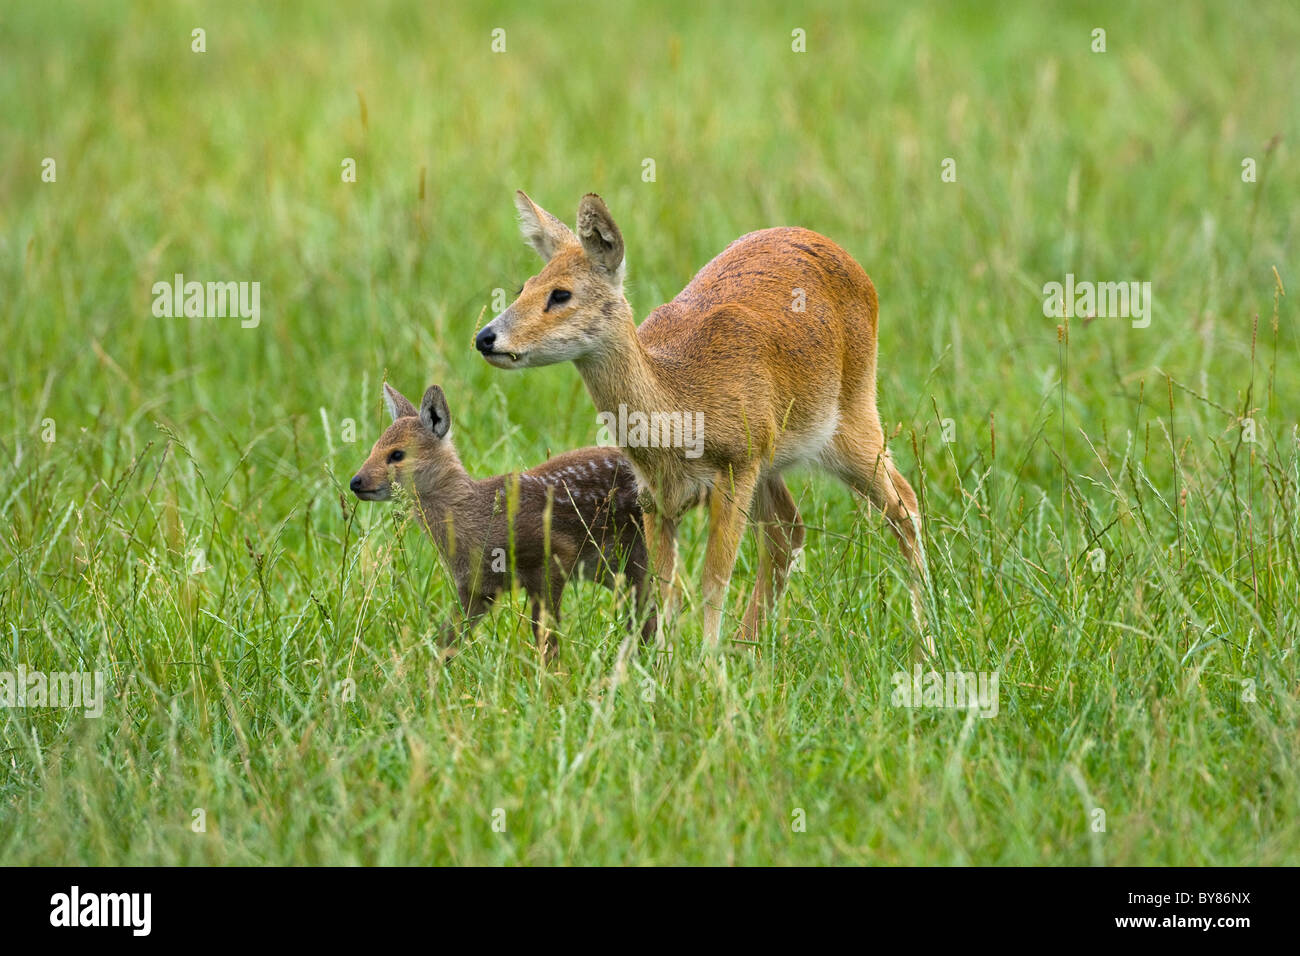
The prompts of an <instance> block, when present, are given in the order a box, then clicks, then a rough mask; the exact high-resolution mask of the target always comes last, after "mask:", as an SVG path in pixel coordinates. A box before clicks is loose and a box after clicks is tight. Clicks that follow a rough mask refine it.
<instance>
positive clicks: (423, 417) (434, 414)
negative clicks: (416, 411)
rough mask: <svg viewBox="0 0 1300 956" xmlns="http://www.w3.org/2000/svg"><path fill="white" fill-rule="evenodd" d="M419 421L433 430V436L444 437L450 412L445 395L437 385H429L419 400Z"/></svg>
mask: <svg viewBox="0 0 1300 956" xmlns="http://www.w3.org/2000/svg"><path fill="white" fill-rule="evenodd" d="M420 423H421V424H422V425H424V427H425V428H427V429H429V431H431V432H433V436H434V437H435V438H446V437H447V431H448V430H449V429H450V428H451V412H450V411H449V410H448V408H447V396H445V395H443V394H442V389H441V388H439V387H438V386H437V385H430V386H429V390H428V391H427V392H425V393H424V400H423V401H421V402H420Z"/></svg>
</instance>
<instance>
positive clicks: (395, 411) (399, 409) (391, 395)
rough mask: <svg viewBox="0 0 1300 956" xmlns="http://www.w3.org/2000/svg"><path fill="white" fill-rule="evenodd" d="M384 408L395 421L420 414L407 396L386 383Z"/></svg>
mask: <svg viewBox="0 0 1300 956" xmlns="http://www.w3.org/2000/svg"><path fill="white" fill-rule="evenodd" d="M384 407H385V408H387V409H388V414H389V415H391V416H393V421H397V420H398V419H399V418H408V417H410V416H411V415H418V414H420V413H419V412H418V411H416V408H415V406H414V405H412V404H411V403H410V401H409V400H408V399H407V397H406V396H405V395H403V394H402V393H401V392H399V391H398V390H397V389H395V388H393V386H391V385H389V384H388V383H387V382H385V383H384Z"/></svg>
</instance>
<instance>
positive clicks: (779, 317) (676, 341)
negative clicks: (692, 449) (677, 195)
mask: <svg viewBox="0 0 1300 956" xmlns="http://www.w3.org/2000/svg"><path fill="white" fill-rule="evenodd" d="M876 312H877V300H876V290H875V288H874V287H873V286H872V284H871V280H870V279H869V278H868V277H867V274H866V272H865V271H863V269H862V267H861V266H860V265H859V264H858V263H857V262H856V261H855V260H854V259H853V257H852V256H850V255H849V254H848V253H847V252H846V251H845V250H844V249H842V248H840V246H838V245H837V244H836V243H834V242H832V241H831V240H830V239H827V238H826V237H825V236H822V235H819V234H817V233H815V232H812V231H810V230H808V229H800V228H794V227H782V228H775V229H763V230H760V231H758V232H751V233H749V234H747V235H744V236H741V237H740V238H739V239H737V240H736V241H735V242H733V243H731V245H729V246H727V248H726V249H724V250H723V251H722V252H721V253H720V254H719V255H718V256H717V257H716V258H714V259H713V261H711V262H709V263H708V264H707V265H706V266H705V267H704V268H703V269H701V270H700V271H699V273H698V274H697V275H696V276H695V278H694V279H692V280H691V282H690V284H689V285H687V286H686V288H684V289H683V290H682V291H681V292H680V293H679V294H678V295H677V296H676V298H674V299H673V300H672V301H671V302H669V303H667V304H666V305H663V306H661V307H659V308H658V309H656V310H655V311H654V312H652V313H651V314H650V315H649V316H648V317H647V318H646V320H645V321H644V322H642V323H641V326H640V327H639V329H638V332H637V336H638V338H639V339H640V341H641V344H642V346H643V347H644V348H645V349H646V350H647V352H649V353H650V354H651V355H652V356H653V357H654V358H655V360H656V361H657V363H658V365H659V367H660V368H661V369H662V370H663V373H664V375H665V377H666V378H667V379H668V380H669V383H670V384H671V385H672V386H673V387H674V388H675V389H677V390H678V391H679V392H680V393H683V394H695V395H700V396H705V397H709V398H711V399H716V400H717V401H718V402H719V403H720V404H721V405H722V406H723V407H724V408H725V407H735V406H736V405H737V404H738V403H739V404H743V405H745V406H747V407H748V408H749V409H752V410H754V413H755V414H761V413H762V412H761V410H767V412H768V413H769V417H770V418H772V419H773V421H772V424H773V425H774V426H777V427H776V428H774V431H780V432H782V433H788V440H790V441H792V442H794V443H796V444H797V443H800V442H804V441H813V440H814V439H815V440H817V441H820V440H821V439H822V438H824V435H822V432H824V431H825V429H826V423H827V422H828V421H829V420H830V419H832V418H833V417H834V416H836V415H838V414H839V411H838V410H839V409H840V408H842V407H846V406H850V405H853V404H854V403H855V402H856V399H857V398H858V396H859V393H862V392H864V391H865V392H868V393H870V394H872V395H874V389H875V353H876ZM708 411H712V409H709V410H708ZM717 420H718V421H720V422H724V423H725V422H726V420H727V416H726V415H719V416H718V417H717ZM713 437H714V438H715V439H721V440H727V439H733V440H732V441H731V444H735V443H737V442H745V441H748V440H749V439H750V438H751V437H752V436H751V435H748V434H746V435H741V434H739V433H738V434H737V435H735V436H730V435H723V436H718V435H716V434H715V435H714V436H713ZM775 440H776V442H777V445H778V450H780V446H781V445H782V444H783V443H784V442H785V441H787V438H786V437H780V436H778V437H777V438H776V439H775Z"/></svg>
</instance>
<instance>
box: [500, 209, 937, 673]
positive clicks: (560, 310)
mask: <svg viewBox="0 0 1300 956" xmlns="http://www.w3.org/2000/svg"><path fill="white" fill-rule="evenodd" d="M515 202H516V205H517V206H518V209H519V214H520V217H521V230H522V232H523V234H524V237H525V239H527V241H528V242H529V243H530V244H531V245H532V247H533V248H534V249H535V250H536V251H537V253H538V254H539V255H540V256H541V257H542V258H543V259H544V260H545V261H546V266H545V267H544V268H543V269H542V271H541V272H539V273H538V274H537V275H535V276H533V277H532V278H531V279H529V280H528V281H527V282H526V283H524V287H523V289H522V290H521V291H520V293H519V296H518V297H517V298H516V299H515V301H514V302H513V303H512V304H511V305H510V307H509V308H507V309H506V310H505V311H504V312H502V313H501V314H500V315H498V316H497V317H496V318H494V319H493V320H492V321H491V322H489V323H488V324H487V325H486V326H484V327H483V329H481V330H480V331H479V333H478V335H477V337H476V338H475V345H476V347H477V348H478V350H479V351H480V352H481V353H482V354H483V357H484V358H485V359H487V361H488V362H490V363H491V364H493V365H495V366H497V367H498V368H504V369H514V368H526V367H529V366H537V365H551V364H554V363H556V362H565V361H571V362H573V363H574V364H575V365H576V366H577V367H578V372H579V373H580V374H581V375H582V378H583V381H584V382H585V383H586V385H587V390H588V392H590V394H591V397H592V399H593V401H594V402H595V403H596V407H597V409H599V410H601V411H602V412H612V410H615V409H618V408H619V406H626V407H627V408H630V409H634V410H640V411H641V412H642V413H643V414H646V415H650V414H654V413H661V414H662V413H665V412H666V413H669V414H673V413H682V414H683V415H692V416H693V415H696V413H702V414H703V422H704V441H703V452H702V453H701V454H698V455H697V456H695V457H691V456H690V455H688V454H687V449H685V448H680V447H677V448H675V447H663V445H664V443H662V442H657V443H649V442H628V445H627V447H626V448H625V449H624V451H625V453H626V455H627V457H628V458H629V459H630V460H631V462H632V466H633V468H634V470H635V471H636V475H637V480H638V484H639V486H640V487H641V488H642V491H643V506H644V510H645V511H646V515H645V524H646V539H647V543H648V544H649V547H650V554H651V562H652V568H653V571H654V574H655V577H656V580H657V583H658V586H659V589H660V600H659V609H660V621H663V620H665V619H666V618H667V617H668V616H669V615H670V614H671V613H672V610H673V607H674V598H675V593H674V585H673V575H674V571H675V566H676V553H677V552H676V534H677V527H678V522H679V521H680V519H681V518H682V515H683V514H684V513H685V512H686V511H687V510H689V509H690V508H692V507H693V506H694V505H695V504H696V503H698V502H699V501H700V500H701V499H704V500H707V502H708V510H709V538H708V545H707V547H706V550H705V558H704V582H703V599H704V634H705V638H706V640H707V641H708V642H709V643H710V644H712V645H716V644H717V642H718V639H719V636H720V633H721V627H722V611H723V607H724V603H725V600H726V594H727V586H728V584H729V583H730V580H731V574H732V569H733V568H734V566H735V562H736V552H737V549H738V548H739V545H740V539H741V534H742V533H743V531H744V528H745V523H746V520H747V518H750V517H752V519H753V520H754V521H755V522H756V523H757V524H758V525H759V535H758V537H759V567H758V581H757V583H756V585H755V587H754V594H753V597H752V599H751V600H750V602H749V607H748V610H747V611H746V612H745V616H744V618H743V621H742V623H741V627H740V631H739V634H738V635H737V636H738V639H741V640H748V641H752V640H754V639H756V638H757V636H758V633H759V628H760V626H761V624H762V621H763V618H764V616H765V615H766V613H767V612H768V611H769V610H770V609H771V608H772V607H773V605H774V604H775V602H776V600H777V598H778V597H779V595H780V593H781V591H782V590H783V589H784V586H785V582H786V578H787V576H788V574H789V570H790V565H791V562H792V561H793V559H794V556H795V553H796V552H797V550H798V549H799V548H800V547H801V546H802V545H803V541H804V526H803V522H802V521H801V520H800V517H799V511H798V509H797V508H796V506H795V502H794V498H793V497H791V495H790V490H789V489H788V488H787V487H786V484H785V482H784V481H783V480H782V477H781V474H782V472H783V471H785V470H786V469H787V468H790V467H791V466H794V465H799V464H803V463H809V462H811V463H816V464H819V465H821V466H822V467H824V468H826V469H827V470H829V471H830V472H831V473H832V474H834V475H835V476H836V477H838V478H840V479H841V480H842V481H844V482H845V483H846V484H847V485H848V486H849V487H851V488H853V489H854V490H855V491H857V492H859V493H861V494H862V495H864V496H865V497H867V498H868V499H869V500H870V501H871V502H872V503H873V504H874V505H875V506H876V507H878V508H879V509H880V510H881V511H882V512H884V514H885V517H886V519H887V520H888V522H889V526H890V528H891V529H893V531H894V533H895V535H897V537H898V541H899V544H900V546H901V547H902V550H903V554H904V555H905V556H906V557H907V559H908V561H910V562H911V564H912V567H913V572H914V573H913V576H912V608H913V614H914V616H915V618H916V622H917V626H918V629H919V630H920V632H921V634H922V637H923V642H924V646H925V649H926V650H927V651H928V652H931V653H932V652H933V641H932V640H931V639H930V637H929V635H928V634H927V633H926V632H925V627H924V618H923V615H922V607H923V605H922V600H921V595H922V585H923V584H924V582H925V579H926V568H925V556H924V551H923V545H922V540H921V523H920V512H919V510H918V507H917V499H916V494H915V492H913V491H912V487H911V485H909V484H908V483H907V480H906V479H905V478H904V477H903V476H902V475H901V474H899V472H898V469H897V468H895V467H894V462H893V460H892V459H891V458H890V454H889V449H888V447H886V444H885V434H884V431H883V429H882V428H881V425H880V415H879V413H878V412H877V410H876V312H877V303H876V290H875V288H874V287H873V286H872V284H871V280H870V279H869V278H868V277H867V274H866V273H865V272H864V271H863V270H862V267H861V266H859V265H858V264H857V262H855V261H854V260H853V258H852V256H850V255H849V254H848V253H847V252H845V251H844V250H843V249H841V248H840V247H839V246H838V245H836V244H835V243H834V242H832V241H831V240H829V239H827V238H825V237H824V236H820V235H818V234H817V233H815V232H810V231H809V230H807V229H798V228H776V229H763V230H760V231H758V232H751V233H749V234H748V235H745V236H742V237H740V238H739V239H737V240H736V241H735V242H733V243H731V245H729V246H728V247H727V248H726V249H725V250H723V252H722V253H721V254H720V255H719V256H718V257H717V258H715V259H714V260H713V261H712V262H710V263H709V264H708V265H706V266H705V267H704V268H703V269H701V270H700V272H699V273H698V274H697V275H696V276H695V278H694V279H692V280H691V283H690V284H689V285H688V286H686V288H685V289H683V290H682V291H681V292H680V293H679V294H678V295H677V297H676V298H674V299H673V300H672V301H671V302H669V303H667V304H666V305H662V306H660V307H659V308H657V309H655V310H654V311H653V312H651V313H650V315H649V316H648V317H647V318H646V320H645V321H644V322H642V323H641V326H640V327H639V328H638V327H637V325H636V322H635V320H634V317H633V314H632V308H631V306H630V305H628V302H627V299H626V298H625V297H624V295H623V279H624V276H625V274H626V261H625V259H624V250H623V236H622V234H621V233H620V232H619V229H618V226H617V225H615V223H614V219H613V217H612V216H611V215H610V213H609V210H608V209H607V208H606V206H605V203H604V202H603V201H602V200H601V199H600V197H599V196H596V195H594V194H588V195H586V196H584V197H583V199H582V202H581V203H580V205H579V206H578V218H577V228H576V234H575V232H574V231H571V230H570V229H569V228H568V227H567V226H565V225H564V224H563V223H562V222H560V221H559V220H558V219H557V218H555V217H554V216H552V215H551V214H550V213H548V212H546V211H545V210H544V209H542V208H541V207H540V206H538V205H537V204H536V203H534V202H533V201H532V200H531V199H529V198H528V196H527V195H525V194H524V193H523V192H519V193H517V194H516V200H515ZM656 446H657V447H656Z"/></svg>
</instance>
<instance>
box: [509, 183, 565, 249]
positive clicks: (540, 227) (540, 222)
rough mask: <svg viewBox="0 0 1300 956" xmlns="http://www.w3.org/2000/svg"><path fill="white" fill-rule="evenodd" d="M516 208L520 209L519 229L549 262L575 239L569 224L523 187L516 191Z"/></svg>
mask: <svg viewBox="0 0 1300 956" xmlns="http://www.w3.org/2000/svg"><path fill="white" fill-rule="evenodd" d="M515 208H517V209H518V210H519V231H520V232H522V233H523V234H524V238H525V239H526V240H528V244H529V245H530V246H532V247H533V248H534V249H536V250H537V254H538V255H539V256H541V257H542V258H543V259H545V260H546V261H547V262H550V261H551V257H552V256H553V255H555V254H556V253H557V252H559V251H560V249H561V248H563V247H564V246H566V245H568V244H569V243H571V242H573V241H575V240H574V237H573V233H572V232H570V231H569V227H568V226H566V225H565V224H564V223H562V222H560V220H558V219H556V218H555V217H554V216H552V215H551V214H550V213H549V212H547V211H546V210H545V209H543V208H542V207H541V206H539V205H537V203H535V202H533V201H532V200H531V199H529V198H528V194H527V193H525V192H524V191H523V190H522V189H520V190H517V191H516V192H515Z"/></svg>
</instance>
